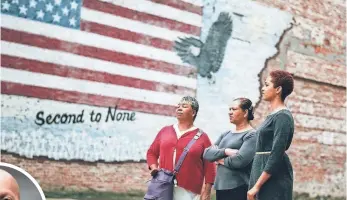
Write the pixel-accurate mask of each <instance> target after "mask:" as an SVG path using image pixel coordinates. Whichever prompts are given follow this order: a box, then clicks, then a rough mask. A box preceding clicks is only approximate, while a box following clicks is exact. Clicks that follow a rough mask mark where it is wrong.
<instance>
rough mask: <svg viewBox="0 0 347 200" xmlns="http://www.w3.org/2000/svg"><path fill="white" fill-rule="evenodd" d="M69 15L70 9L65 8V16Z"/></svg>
mask: <svg viewBox="0 0 347 200" xmlns="http://www.w3.org/2000/svg"><path fill="white" fill-rule="evenodd" d="M68 14H69V9H68V8H67V7H66V6H65V7H64V8H63V15H65V16H68Z"/></svg>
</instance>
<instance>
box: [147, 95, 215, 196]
mask: <svg viewBox="0 0 347 200" xmlns="http://www.w3.org/2000/svg"><path fill="white" fill-rule="evenodd" d="M198 110H199V104H198V101H197V100H196V99H195V98H193V97H190V96H186V97H183V98H182V100H181V101H180V103H179V104H178V106H177V109H176V118H177V121H178V123H177V124H174V125H169V126H165V127H164V128H162V129H161V130H160V131H159V133H158V134H157V136H156V138H155V139H154V141H153V143H152V145H151V146H150V148H149V149H148V151H147V164H148V167H149V169H150V170H151V175H152V176H154V175H155V174H156V172H157V171H158V169H159V167H160V168H164V169H166V170H170V171H173V169H174V166H175V163H177V162H178V159H179V157H180V156H181V154H182V152H183V149H184V148H185V147H186V146H187V144H188V143H189V142H190V141H191V140H192V138H193V137H194V136H195V135H196V134H197V132H198V128H197V127H195V126H194V120H195V118H196V116H197V113H198ZM210 146H211V141H210V139H209V137H208V136H207V134H206V133H204V134H202V135H201V136H200V138H199V139H198V140H197V141H196V142H195V143H194V145H193V146H192V147H191V148H190V150H189V152H188V155H187V156H186V158H185V159H184V161H183V164H182V166H181V168H180V170H179V172H178V174H177V175H176V179H177V187H175V188H174V200H200V199H203V200H205V199H206V200H207V199H211V188H212V185H213V182H214V179H215V175H216V167H215V165H214V163H210V162H208V161H206V160H204V159H203V153H204V150H205V149H206V148H207V147H210ZM158 159H159V165H158Z"/></svg>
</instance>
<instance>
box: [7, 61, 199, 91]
mask: <svg viewBox="0 0 347 200" xmlns="http://www.w3.org/2000/svg"><path fill="white" fill-rule="evenodd" d="M1 65H2V66H3V67H6V68H12V69H19V70H25V71H30V72H37V73H43V74H50V75H56V76H61V77H68V78H75V79H81V80H88V81H94V82H101V83H107V84H114V85H122V86H126V87H133V88H139V89H145V90H152V91H158V92H168V93H173V94H182V95H193V96H195V91H194V90H193V89H190V88H186V87H181V86H176V85H169V84H166V83H159V82H154V81H148V80H142V79H138V78H131V77H125V76H120V75H114V74H109V73H106V72H98V71H92V70H87V69H79V68H74V67H68V66H62V65H57V64H53V63H45V62H40V61H36V60H29V59H25V58H18V57H13V56H8V55H1Z"/></svg>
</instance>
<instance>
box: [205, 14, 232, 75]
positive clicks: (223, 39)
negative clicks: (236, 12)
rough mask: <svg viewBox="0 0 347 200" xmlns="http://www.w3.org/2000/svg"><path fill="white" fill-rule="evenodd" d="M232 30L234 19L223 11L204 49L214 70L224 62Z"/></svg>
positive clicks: (212, 28) (209, 34) (212, 27)
mask: <svg viewBox="0 0 347 200" xmlns="http://www.w3.org/2000/svg"><path fill="white" fill-rule="evenodd" d="M231 32H232V20H231V18H230V16H229V15H228V13H224V12H222V13H221V14H220V15H219V17H218V20H217V21H216V22H214V23H213V25H212V26H211V28H210V30H209V33H208V36H207V39H206V42H205V45H204V46H203V49H202V51H203V52H204V51H206V52H207V56H208V58H209V60H210V63H211V65H210V66H211V69H210V71H212V72H217V71H218V70H219V69H220V67H221V65H222V62H223V59H224V54H225V49H226V46H227V42H228V40H229V38H230V36H231Z"/></svg>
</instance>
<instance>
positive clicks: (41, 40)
mask: <svg viewBox="0 0 347 200" xmlns="http://www.w3.org/2000/svg"><path fill="white" fill-rule="evenodd" d="M1 40H5V41H9V42H15V43H21V44H26V45H31V46H35V47H41V48H46V49H51V50H58V51H64V52H68V53H74V54H77V55H81V56H86V57H90V58H97V59H101V60H106V61H111V62H115V63H120V64H125V65H130V66H134V67H139V68H145V69H152V70H156V71H161V72H167V73H171V74H176V75H182V76H187V77H192V76H196V69H195V68H193V67H186V66H180V65H174V64H171V63H167V62H163V61H156V60H152V59H149V58H143V57H140V56H134V55H129V54H126V53H120V52H116V51H110V50H106V49H100V48H96V47H91V46H86V45H81V44H78V43H72V42H66V41H61V40H58V39H53V38H48V37H45V36H41V35H35V34H31V33H26V32H20V31H15V30H10V29H7V28H3V27H2V28H1Z"/></svg>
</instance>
